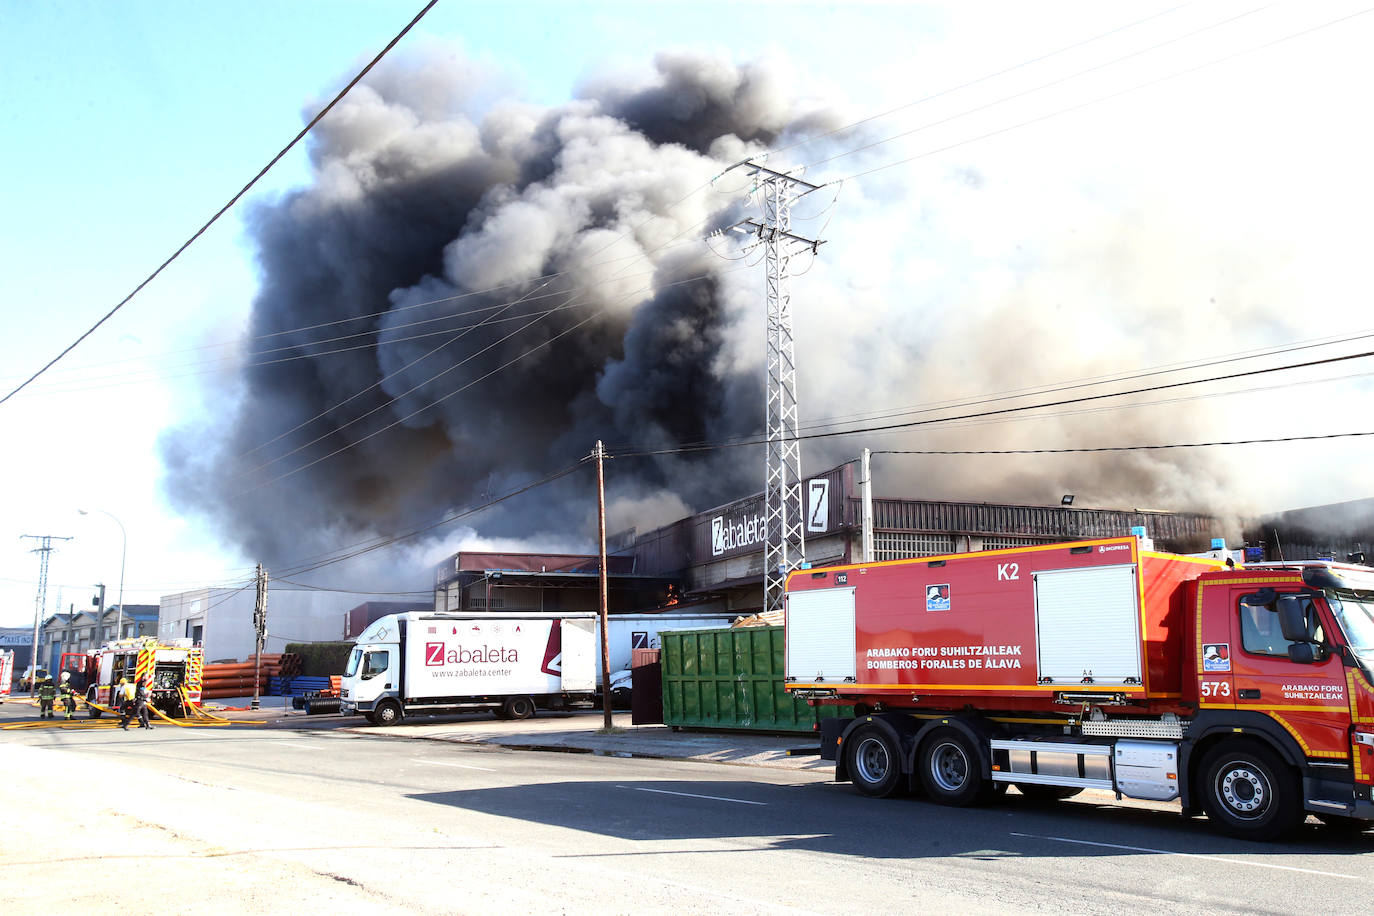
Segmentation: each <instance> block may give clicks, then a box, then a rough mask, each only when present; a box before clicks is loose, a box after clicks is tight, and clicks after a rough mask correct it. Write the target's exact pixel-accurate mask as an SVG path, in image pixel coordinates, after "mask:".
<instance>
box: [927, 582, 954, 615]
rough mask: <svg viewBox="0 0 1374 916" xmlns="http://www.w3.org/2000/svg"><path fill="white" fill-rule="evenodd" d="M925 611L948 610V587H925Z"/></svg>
mask: <svg viewBox="0 0 1374 916" xmlns="http://www.w3.org/2000/svg"><path fill="white" fill-rule="evenodd" d="M926 610H927V611H947V610H949V585H948V584H945V585H927V586H926Z"/></svg>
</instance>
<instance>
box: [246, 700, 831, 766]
mask: <svg viewBox="0 0 1374 916" xmlns="http://www.w3.org/2000/svg"><path fill="white" fill-rule="evenodd" d="M220 702H221V703H222V704H223V705H225V706H247V705H248V701H247V700H223V701H220ZM219 714H220V715H224V716H225V717H226V718H232V719H249V720H254V721H263V722H270V723H272V724H273V725H276V726H278V727H287V728H289V727H291V726H292V725H293V724H296V723H300V724H304V723H306V722H309V723H311V724H312V725H313V724H318V725H324V724H325V723H331V724H332V723H333V722H340V725H339V726H337V727H338V730H340V731H344V732H350V733H354V734H359V735H370V736H373V737H387V738H411V739H420V740H426V741H452V742H455V743H458V744H492V745H496V746H498V747H505V748H510V749H512V750H527V751H555V752H562V753H573V754H600V755H603V756H609V757H652V758H659V759H667V760H696V761H700V762H703V763H725V764H735V765H740V766H762V767H775V768H780V769H789V770H814V771H817V772H828V771H831V770H832V769H833V767H834V764H833V763H832V762H830V761H825V760H821V759H820V756H819V755H818V754H817V753H816V752H817V750H818V738H816V737H815V736H812V735H803V734H796V735H756V734H746V733H739V732H706V731H679V732H675V731H673V730H672V729H671V728H669V727H668V726H666V725H632V724H631V723H630V714H629V713H628V712H617V713H615V714H614V716H613V717H612V720H611V721H612V725H613V730H612V732H611V733H609V734H604V733H602V725H603V724H604V722H605V717H604V714H603V713H602V712H601V710H577V711H573V712H549V711H545V710H540V711H539V712H538V713H537V714H536V715H535V716H534V717H533V718H530V719H522V720H518V721H512V720H507V719H497V718H495V717H494V716H493V715H492V714H491V713H489V712H473V713H470V714H464V715H449V716H435V717H427V716H426V717H419V718H408V719H406V720H404V721H403V722H402V724H400V725H393V726H391V727H389V728H382V727H379V726H374V725H369V724H367V723H366V722H365V721H364V720H363V718H362V717H361V716H349V717H347V718H345V719H342V721H340V717H339V716H338V715H337V714H331V713H327V714H323V715H315V716H307V715H306V714H305V712H304V711H302V710H298V709H292V708H291V700H290V698H283V697H263V698H262V701H261V708H259V709H256V710H242V711H232V712H224V713H219ZM345 723H346V724H345Z"/></svg>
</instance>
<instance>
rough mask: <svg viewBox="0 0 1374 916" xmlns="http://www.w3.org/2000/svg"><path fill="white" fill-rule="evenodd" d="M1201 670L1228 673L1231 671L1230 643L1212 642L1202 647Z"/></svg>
mask: <svg viewBox="0 0 1374 916" xmlns="http://www.w3.org/2000/svg"><path fill="white" fill-rule="evenodd" d="M1202 670H1203V671H1230V670H1231V645H1230V643H1224V642H1214V643H1208V644H1207V645H1205V646H1203V647H1202Z"/></svg>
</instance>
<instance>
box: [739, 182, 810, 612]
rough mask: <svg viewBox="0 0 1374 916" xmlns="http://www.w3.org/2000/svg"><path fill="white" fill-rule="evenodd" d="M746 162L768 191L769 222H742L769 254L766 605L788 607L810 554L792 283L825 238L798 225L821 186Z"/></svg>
mask: <svg viewBox="0 0 1374 916" xmlns="http://www.w3.org/2000/svg"><path fill="white" fill-rule="evenodd" d="M741 167H743V168H744V169H746V170H747V171H748V173H749V174H750V175H751V176H753V178H754V180H755V182H756V184H755V188H756V189H757V190H759V191H760V192H761V194H762V197H763V222H759V221H757V220H744V221H743V222H742V223H740V224H739V225H741V226H748V227H750V228H752V229H754V230H755V232H756V233H757V235H758V237H759V239H760V240H761V241H762V242H763V245H764V249H765V251H766V252H767V256H768V341H767V353H766V368H767V372H768V378H767V422H768V428H767V439H768V454H767V466H766V470H765V474H764V488H763V490H764V528H765V531H766V536H765V541H764V548H763V609H764V611H765V612H767V611H780V610H782V609H783V592H784V589H785V588H786V586H787V574H788V573H789V572H791V571H792V570H794V569H796V568H797V567H798V566H800V565H801V563H802V561H803V560H804V559H805V557H806V505H805V502H804V500H803V497H802V482H801V442H800V440H799V439H798V438H797V359H796V352H795V347H794V344H793V335H792V296H791V293H790V292H789V290H788V285H789V283H788V281H789V278H790V274H789V269H790V266H791V261H792V256H793V255H794V254H796V253H798V252H800V251H802V250H804V249H807V248H809V249H811V253H812V254H815V253H816V252H817V250H818V249H819V248H820V246H821V244H822V243H821V241H820V240H818V239H808V238H803V237H802V236H800V235H796V234H794V233H793V232H792V231H791V225H792V204H793V202H794V201H796V200H797V199H798V198H800V197H804V196H805V195H807V194H810V193H811V192H812V191H816V190H819V188H820V187H821V186H820V185H814V184H811V183H810V182H806V181H802V180H801V179H800V178H797V177H795V176H794V175H791V174H788V173H785V172H778V171H774V170H773V169H770V168H765V167H764V166H762V165H759V164H758V163H755V162H744V163H742V164H741Z"/></svg>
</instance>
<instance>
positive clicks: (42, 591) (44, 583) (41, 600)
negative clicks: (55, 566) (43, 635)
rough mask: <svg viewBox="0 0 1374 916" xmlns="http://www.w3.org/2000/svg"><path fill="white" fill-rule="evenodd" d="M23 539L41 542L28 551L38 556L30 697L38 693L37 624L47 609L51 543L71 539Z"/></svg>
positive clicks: (41, 536) (46, 536) (44, 536)
mask: <svg viewBox="0 0 1374 916" xmlns="http://www.w3.org/2000/svg"><path fill="white" fill-rule="evenodd" d="M23 538H32V539H33V540H35V541H42V542H43V546H41V547H35V548H34V549H33V550H31V551H29V553H36V554H38V596H37V597H36V598H35V599H34V603H33V658H32V659H31V662H30V664H31V665H32V667H33V674H31V675H30V676H29V696H30V697H32V696H33V695H34V694H35V693H36V692H37V691H38V624H39V621H40V620H42V618H43V612H44V611H45V610H47V607H48V554H50V553H52V551H53V546H52V542H53V541H70V540H71V538H64V537H58V536H57V535H55V534H24V535H20V539H21V540H22V539H23Z"/></svg>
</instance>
